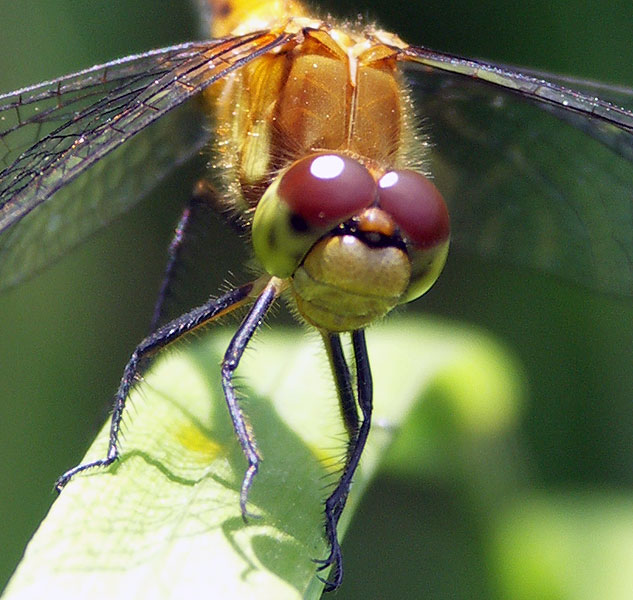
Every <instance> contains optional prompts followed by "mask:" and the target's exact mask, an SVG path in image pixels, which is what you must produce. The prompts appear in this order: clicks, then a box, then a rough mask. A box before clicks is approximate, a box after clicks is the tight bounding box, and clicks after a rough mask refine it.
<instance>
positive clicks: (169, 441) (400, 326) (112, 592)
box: [5, 319, 506, 600]
mask: <svg viewBox="0 0 633 600" xmlns="http://www.w3.org/2000/svg"><path fill="white" fill-rule="evenodd" d="M228 335H229V332H228V331H222V332H219V331H218V330H215V331H211V332H210V333H209V334H208V335H205V336H203V337H202V338H201V339H199V340H197V341H196V342H194V343H192V344H185V345H181V346H180V347H179V348H177V349H176V350H174V351H171V352H169V351H168V352H163V353H162V354H161V355H160V357H159V358H158V360H157V361H156V363H155V365H154V366H153V368H152V369H151V371H150V372H149V373H148V374H147V375H146V377H145V381H144V383H143V384H142V385H140V386H138V388H137V389H136V390H135V391H134V393H133V394H132V396H131V398H130V401H129V406H130V410H129V412H128V413H127V417H126V420H125V422H124V437H123V441H122V449H123V454H122V458H121V460H120V461H119V462H118V463H117V464H115V465H114V466H113V467H112V468H110V469H108V470H107V471H98V470H97V471H93V472H91V473H88V474H84V475H80V476H78V477H76V478H75V479H74V480H73V481H72V482H71V483H70V484H69V485H68V486H67V488H66V489H65V490H64V491H63V493H62V494H61V496H60V498H59V499H58V500H57V501H56V502H55V503H54V505H53V507H52V509H51V511H50V513H49V514H48V516H47V517H46V518H45V520H44V522H43V523H42V525H41V527H40V529H39V530H38V532H37V533H36V534H35V536H34V538H33V540H32V541H31V543H30V545H29V547H28V548H27V551H26V554H25V557H24V559H23V561H22V563H21V565H20V566H19V567H18V570H17V572H16V575H15V576H14V578H13V580H12V582H11V583H10V585H9V588H8V590H7V594H6V596H5V598H6V599H7V600H9V599H11V600H13V599H15V598H27V597H28V598H33V597H45V596H46V595H47V593H48V591H50V590H51V589H58V590H64V593H65V594H67V595H68V597H84V598H93V599H97V598H101V597H104V598H105V597H107V598H113V597H116V598H117V599H118V600H122V599H124V598H184V597H195V596H199V595H205V596H209V597H215V598H229V597H230V598H240V597H241V598H275V599H281V598H317V597H319V596H320V594H321V590H322V585H321V583H320V582H319V581H318V580H317V579H316V577H315V564H314V562H313V561H312V559H314V558H321V557H324V556H325V554H326V545H325V541H324V539H323V533H322V531H323V518H322V501H323V499H324V497H325V495H326V494H327V490H328V489H329V486H330V485H331V484H332V483H333V482H334V481H335V479H336V476H337V469H338V468H339V467H340V461H341V457H342V455H343V453H344V448H345V441H344V435H343V428H342V425H341V422H340V418H339V414H338V407H337V403H336V397H335V393H334V389H333V386H332V384H331V379H330V375H329V372H328V366H327V363H326V361H325V357H324V352H323V351H322V349H321V348H320V347H319V343H320V341H319V340H318V338H317V337H316V336H315V335H314V334H310V333H305V332H302V331H300V330H297V329H286V330H277V331H270V332H263V333H262V335H260V336H258V337H257V340H256V342H255V344H254V347H253V348H252V349H251V350H250V351H249V352H248V353H247V355H246V357H245V359H244V362H243V364H242V365H241V367H240V370H239V371H238V374H239V375H240V383H239V387H240V390H241V392H242V394H243V396H244V405H245V407H246V412H247V414H248V416H249V418H250V421H251V423H252V426H253V429H254V431H255V433H256V436H257V439H258V441H259V446H260V449H261V452H262V455H263V457H264V462H263V465H262V468H261V470H260V474H259V475H258V477H257V478H256V480H255V484H254V486H253V488H252V493H251V497H250V501H251V503H250V510H251V511H252V512H253V513H256V514H258V515H260V517H261V518H259V519H251V520H250V521H249V522H248V523H246V524H245V523H244V522H243V521H242V518H241V515H240V511H239V503H238V495H239V487H240V483H241V479H242V475H243V472H244V468H245V462H244V458H243V456H242V454H241V450H240V447H239V444H238V443H237V441H236V440H235V437H234V435H233V431H232V428H231V424H230V420H229V417H228V414H227V411H226V407H225V406H224V400H223V397H222V392H221V387H220V382H219V368H218V366H219V362H220V360H221V356H222V353H223V351H224V348H226V345H227V342H228ZM368 337H369V352H370V357H371V359H372V363H373V365H374V379H375V392H376V408H375V426H374V429H373V431H372V435H371V436H370V440H369V443H368V447H367V450H366V453H365V455H364V458H363V462H362V464H361V468H360V469H359V473H358V476H357V478H356V480H355V485H354V488H353V492H352V495H351V496H350V502H349V504H348V509H347V510H346V512H345V514H344V517H343V520H342V522H341V527H340V531H341V533H343V531H344V530H345V528H346V526H347V523H348V522H349V518H350V517H351V515H352V513H353V511H354V508H355V506H356V504H357V503H358V499H359V497H360V495H361V493H362V491H363V490H364V489H365V488H366V486H367V483H368V481H369V479H370V477H371V476H372V475H373V474H374V472H375V471H376V468H377V466H378V463H379V460H380V458H381V456H382V455H383V454H384V453H385V450H386V447H387V446H388V445H389V444H390V442H391V440H392V438H393V436H394V434H395V433H396V432H397V431H398V430H399V429H400V427H401V425H402V423H403V422H404V421H405V420H406V418H407V414H408V413H409V412H410V410H411V408H412V407H413V406H414V405H415V403H416V402H419V401H420V399H421V398H423V397H424V394H425V391H426V390H428V389H430V388H432V387H433V384H434V382H435V383H436V384H437V383H438V382H439V383H441V385H446V382H447V381H448V380H449V379H450V372H451V369H456V372H457V374H458V376H461V375H462V374H463V369H464V368H467V367H465V366H464V365H467V364H469V363H471V362H472V360H473V357H474V356H475V355H477V354H478V355H479V358H478V359H477V360H478V361H479V362H482V361H483V362H486V357H487V356H488V357H493V358H492V360H493V361H494V360H496V359H495V358H494V356H495V353H494V352H492V353H491V352H490V350H491V347H490V346H489V345H488V344H487V343H482V342H481V337H480V336H477V335H474V334H473V333H471V332H470V331H460V330H453V329H451V328H449V327H447V326H441V325H434V324H428V323H427V324H426V325H421V324H420V320H419V319H416V320H415V321H414V320H398V319H394V320H390V321H389V322H388V323H387V324H386V325H384V326H381V327H378V328H376V329H372V330H371V331H370V332H369V336H368ZM460 365H461V366H460ZM487 373H488V376H492V379H495V378H496V377H497V374H495V373H491V372H487ZM503 377H506V375H503V376H502V379H503ZM493 385H494V384H493ZM449 387H451V386H449ZM453 395H454V394H453ZM455 401H456V402H458V403H459V400H455ZM106 443H107V427H106V428H104V429H103V430H102V432H101V433H100V434H99V436H98V438H97V440H96V441H95V442H94V444H93V445H92V447H91V448H90V450H89V451H88V454H87V456H86V460H90V459H93V458H95V457H99V456H103V455H104V453H105V448H106Z"/></svg>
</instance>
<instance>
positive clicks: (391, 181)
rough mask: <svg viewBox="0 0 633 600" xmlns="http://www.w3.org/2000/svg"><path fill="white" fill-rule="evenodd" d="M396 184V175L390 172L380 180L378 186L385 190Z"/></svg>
mask: <svg viewBox="0 0 633 600" xmlns="http://www.w3.org/2000/svg"><path fill="white" fill-rule="evenodd" d="M396 183H398V173H396V172H395V171H390V172H389V173H386V174H385V175H383V176H382V177H381V178H380V181H379V182H378V185H379V186H380V187H381V188H382V189H385V188H390V187H392V186H394V185H396Z"/></svg>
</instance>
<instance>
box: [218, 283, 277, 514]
mask: <svg viewBox="0 0 633 600" xmlns="http://www.w3.org/2000/svg"><path fill="white" fill-rule="evenodd" d="M282 285H283V282H282V280H280V279H277V278H275V277H273V278H272V279H271V280H270V282H269V283H268V285H267V286H266V287H265V288H264V290H263V291H262V293H261V294H260V295H259V297H258V298H257V301H256V302H255V304H253V306H252V307H251V309H250V311H249V313H248V315H246V318H245V319H244V320H243V321H242V324H241V325H240V327H239V329H238V330H237V332H236V333H235V335H234V336H233V339H231V343H230V344H229V347H228V348H227V351H226V353H225V355H224V360H223V361H222V388H223V389H224V397H225V399H226V403H227V405H228V407H229V413H230V414H231V420H232V421H233V428H234V429H235V435H237V439H238V440H239V442H240V445H241V446H242V451H243V452H244V456H245V457H246V460H247V462H248V468H247V469H246V473H245V474H244V479H243V480H242V487H241V490H240V508H241V510H242V518H243V519H244V521H246V519H247V517H252V516H255V515H251V514H250V513H249V512H248V511H247V510H246V503H247V501H248V492H249V490H250V488H251V485H252V484H253V479H254V477H255V475H257V470H258V469H259V462H260V460H261V457H260V455H259V451H258V450H257V443H256V441H255V437H254V436H253V433H252V431H251V429H250V427H249V426H248V423H247V422H246V419H245V417H244V413H243V412H242V409H241V407H240V404H239V402H238V400H237V396H236V394H235V388H234V387H233V373H234V372H235V369H237V367H238V365H239V362H240V359H241V358H242V354H244V350H245V349H246V346H247V345H248V342H249V341H250V340H251V338H252V337H253V334H254V333H255V332H256V331H257V329H258V328H259V326H260V325H261V323H262V320H263V319H264V316H265V315H266V313H267V312H268V309H269V308H270V307H271V305H272V304H273V302H274V301H275V299H276V298H277V296H278V295H279V294H280V293H281V291H282Z"/></svg>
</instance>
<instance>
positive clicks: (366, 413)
mask: <svg viewBox="0 0 633 600" xmlns="http://www.w3.org/2000/svg"><path fill="white" fill-rule="evenodd" d="M333 338H335V339H336V342H334V343H335V344H336V343H338V344H339V345H340V341H339V336H338V335H336V334H330V335H328V336H324V339H325V341H326V346H328V345H331V344H332V343H333V342H332V339H333ZM352 345H353V348H354V360H355V364H356V389H357V398H358V406H359V407H360V411H361V414H362V421H361V422H360V426H359V427H358V429H357V433H356V435H351V437H350V441H349V446H348V448H347V457H346V460H345V466H344V468H343V473H342V475H341V478H340V480H339V482H338V484H337V485H336V487H335V488H334V491H333V492H332V493H331V494H330V496H329V497H328V498H327V500H326V501H325V535H326V538H327V540H328V543H329V545H330V554H329V555H328V557H327V558H326V559H325V560H322V561H317V562H320V563H321V565H320V566H319V570H320V571H321V570H324V569H327V568H328V567H329V566H331V565H334V569H333V577H331V578H330V579H328V580H325V579H322V581H324V583H325V591H326V592H331V591H333V590H335V589H337V588H338V587H339V586H340V585H341V582H342V581H343V561H342V553H341V545H340V543H339V541H338V533H337V526H338V522H339V519H340V517H341V514H342V512H343V509H344V508H345V503H346V502H347V497H348V495H349V490H350V488H351V485H352V480H353V478H354V473H355V472H356V469H357V467H358V464H359V462H360V458H361V455H362V453H363V450H364V449H365V444H366V442H367V437H368V435H369V430H370V428H371V413H372V405H373V384H372V377H371V369H370V365H369V357H368V355H367V345H366V343H365V332H364V331H363V330H362V329H359V330H357V331H354V332H352ZM328 355H330V356H336V355H337V353H336V352H332V351H331V350H330V349H329V348H328ZM340 357H341V358H339V360H338V361H332V368H333V370H334V380H335V382H336V385H337V389H338V392H339V400H340V403H341V407H342V411H343V414H347V415H349V414H351V408H350V403H351V402H353V400H354V395H353V391H352V390H351V386H349V385H345V381H346V379H349V368H348V367H347V364H346V363H345V359H344V357H343V355H342V353H341V354H340ZM341 361H342V362H341ZM345 373H347V376H346V375H345ZM341 384H344V385H342V386H341ZM350 396H351V397H350ZM355 412H356V407H355V404H354V413H355ZM351 420H352V421H353V419H351Z"/></svg>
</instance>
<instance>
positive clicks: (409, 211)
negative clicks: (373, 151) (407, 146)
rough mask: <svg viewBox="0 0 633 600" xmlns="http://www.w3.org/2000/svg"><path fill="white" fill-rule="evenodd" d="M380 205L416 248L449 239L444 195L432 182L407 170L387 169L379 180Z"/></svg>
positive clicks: (448, 222)
mask: <svg viewBox="0 0 633 600" xmlns="http://www.w3.org/2000/svg"><path fill="white" fill-rule="evenodd" d="M378 197H379V201H380V207H381V208H382V209H383V210H384V211H386V212H387V213H389V214H390V215H391V216H392V217H393V220H394V221H395V222H396V223H397V225H398V227H400V229H401V230H402V231H403V232H404V233H405V234H406V235H407V237H408V238H409V239H410V240H411V242H412V243H413V244H414V245H415V246H417V247H419V248H430V247H432V246H435V245H437V244H439V243H442V242H445V241H447V240H448V237H449V235H450V221H449V217H448V209H447V208H446V204H445V203H444V198H443V197H442V194H440V192H439V190H438V189H437V188H436V187H435V186H434V185H433V183H432V182H431V181H430V180H429V179H427V178H426V177H424V175H422V174H420V173H416V172H415V171H410V170H402V171H389V173H386V174H385V175H383V176H382V177H381V178H380V180H379V181H378Z"/></svg>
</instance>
